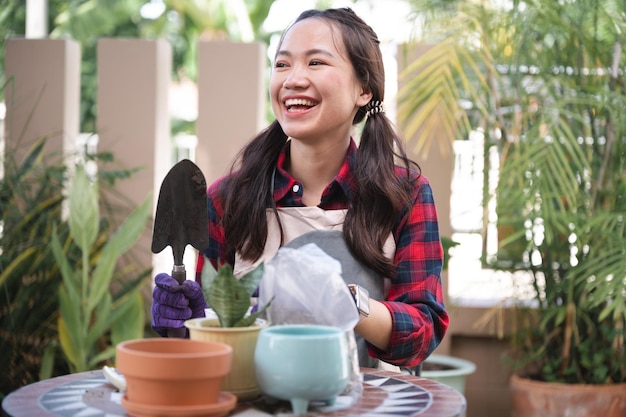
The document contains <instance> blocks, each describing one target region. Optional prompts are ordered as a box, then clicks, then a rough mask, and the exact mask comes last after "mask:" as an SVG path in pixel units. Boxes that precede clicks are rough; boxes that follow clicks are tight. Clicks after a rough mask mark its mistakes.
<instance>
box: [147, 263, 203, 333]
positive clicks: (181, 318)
mask: <svg viewBox="0 0 626 417" xmlns="http://www.w3.org/2000/svg"><path fill="white" fill-rule="evenodd" d="M154 283H155V284H156V285H155V287H154V290H153V291H152V309H151V311H152V329H153V330H154V331H155V332H157V333H158V334H159V335H161V336H167V332H168V329H180V328H182V327H184V326H185V321H186V320H189V319H192V318H197V317H204V309H205V308H207V307H208V305H207V303H206V301H205V300H204V295H203V294H202V288H200V285H199V284H198V283H197V282H195V281H191V280H186V281H185V282H183V283H182V284H179V283H178V281H176V280H175V279H174V278H172V277H171V276H170V275H168V274H165V273H161V274H158V275H157V276H156V277H155V278H154Z"/></svg>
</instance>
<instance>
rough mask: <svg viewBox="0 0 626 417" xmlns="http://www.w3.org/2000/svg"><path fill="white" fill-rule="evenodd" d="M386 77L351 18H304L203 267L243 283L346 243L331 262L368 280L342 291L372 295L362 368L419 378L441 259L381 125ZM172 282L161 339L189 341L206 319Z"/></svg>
mask: <svg viewBox="0 0 626 417" xmlns="http://www.w3.org/2000/svg"><path fill="white" fill-rule="evenodd" d="M384 74H385V71H384V67H383V60H382V52H381V49H380V40H379V39H378V36H377V35H376V33H375V32H374V31H373V30H372V28H371V27H370V26H369V25H367V24H366V23H365V22H364V21H363V20H362V19H361V18H360V17H359V16H358V15H357V14H356V13H355V12H354V11H353V10H351V9H349V8H339V9H327V10H308V11H305V12H303V13H301V14H300V15H299V16H298V18H297V19H296V20H295V21H294V22H293V24H291V25H290V26H289V27H288V28H287V29H286V30H285V31H284V32H283V35H282V37H281V39H280V42H279V43H278V45H277V48H276V54H275V56H274V57H273V68H272V72H271V77H270V83H269V96H270V100H271V103H272V110H273V111H274V115H275V116H276V120H274V121H273V122H272V123H271V124H270V125H269V126H268V127H267V128H266V129H265V130H263V131H262V132H260V133H259V134H258V135H257V136H256V137H254V138H253V139H252V140H251V141H250V142H249V143H248V144H247V145H246V146H245V147H244V149H243V150H242V151H241V153H240V159H239V160H238V161H236V163H235V164H234V165H233V167H232V170H231V172H230V173H229V174H228V175H226V176H225V177H223V178H220V179H218V180H217V181H216V182H214V183H213V184H211V185H210V186H209V189H208V198H209V205H208V206H209V210H208V211H209V213H208V215H209V236H210V244H209V248H208V249H207V250H205V251H204V253H203V254H202V255H203V256H201V257H200V260H202V261H203V260H204V258H205V257H206V258H207V259H208V261H210V262H211V263H212V264H213V266H214V267H216V268H217V267H218V266H219V265H220V264H223V263H228V264H230V265H232V267H233V270H234V272H235V274H236V275H237V276H241V275H243V274H245V273H246V272H248V271H250V270H251V269H253V268H255V267H256V266H257V265H258V264H260V263H263V262H265V261H268V260H270V259H272V258H273V257H274V255H275V254H276V253H277V251H278V250H279V248H281V247H282V246H283V245H287V244H289V243H290V242H293V241H294V240H295V239H302V240H303V243H305V242H311V241H312V240H313V239H315V237H314V236H318V235H317V234H314V233H311V232H314V231H315V232H319V231H321V232H323V233H326V234H329V233H330V232H335V233H336V232H337V231H339V232H340V239H341V240H342V242H344V243H345V244H346V245H347V247H348V248H349V250H348V251H347V252H346V254H345V255H341V256H343V257H345V258H348V259H338V258H337V257H341V256H340V255H339V254H330V255H331V256H335V258H336V259H338V260H339V261H340V262H342V263H343V261H346V262H352V263H356V264H359V265H361V266H362V268H361V269H362V270H366V271H368V272H367V273H364V274H350V273H345V274H344V276H343V277H342V278H343V280H344V281H345V284H347V285H348V284H356V285H359V286H361V287H362V288H364V289H365V290H367V293H368V294H369V299H368V300H361V301H362V303H369V315H367V316H366V315H362V316H361V318H360V321H359V322H358V324H356V326H355V328H354V331H355V333H356V339H357V344H358V345H359V351H360V352H361V353H363V355H359V357H360V358H362V363H360V365H361V366H367V367H377V366H378V365H379V361H384V362H388V363H390V364H393V365H398V366H407V367H411V366H416V365H418V364H419V363H421V362H422V361H423V360H424V359H425V358H426V357H427V356H428V355H429V354H430V353H431V352H432V351H433V350H434V349H435V347H436V346H437V345H438V344H439V342H440V341H441V338H442V337H443V335H444V333H445V331H446V329H447V327H448V314H447V312H446V309H445V307H444V305H443V290H442V284H441V276H440V274H441V270H442V266H443V250H442V245H441V241H440V237H439V225H438V217H437V210H436V208H435V204H434V198H433V193H432V189H431V187H430V183H429V181H428V179H427V178H426V177H425V176H423V175H421V172H420V168H419V166H418V164H417V163H416V162H414V161H411V160H410V159H409V158H408V157H407V155H406V152H405V150H404V146H403V142H402V140H401V139H400V137H399V136H398V135H397V133H396V131H395V129H394V127H393V125H392V123H391V121H390V120H389V119H388V118H387V115H386V113H385V108H384V105H383V101H384V99H385V75H384ZM359 124H363V126H362V130H361V132H362V133H361V136H360V138H358V140H357V139H355V138H354V137H353V132H354V130H353V129H354V127H355V126H357V125H359ZM357 142H358V144H359V145H358V147H357ZM307 239H309V240H307ZM197 270H201V264H200V263H199V267H198V268H197ZM164 275H166V274H159V275H158V276H157V279H156V288H155V290H154V294H153V326H154V327H159V328H161V327H164V326H165V327H168V326H169V327H172V326H174V327H176V326H177V327H182V325H183V323H184V321H185V320H187V319H189V318H191V317H190V314H191V311H203V309H197V308H196V307H197V306H195V305H191V304H192V303H193V300H189V299H186V298H185V297H184V294H183V293H181V292H177V291H175V290H176V288H171V287H168V286H167V285H164V282H162V280H163V279H165V278H164V277H163V276H164ZM281 279H289V277H287V276H285V277H281ZM320 291H323V288H320ZM363 293H365V291H363ZM347 302H348V303H350V308H354V309H355V310H357V306H356V305H354V304H353V300H352V299H348V300H347ZM320 308H324V306H320ZM357 311H358V310H357ZM172 312H175V314H173V313H172ZM168 314H169V316H168ZM165 319H167V320H165Z"/></svg>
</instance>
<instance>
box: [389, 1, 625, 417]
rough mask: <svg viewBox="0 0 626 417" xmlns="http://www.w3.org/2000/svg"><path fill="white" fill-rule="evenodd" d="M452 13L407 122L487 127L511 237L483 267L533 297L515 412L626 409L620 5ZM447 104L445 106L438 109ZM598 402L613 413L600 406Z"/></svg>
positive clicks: (404, 109) (464, 6)
mask: <svg viewBox="0 0 626 417" xmlns="http://www.w3.org/2000/svg"><path fill="white" fill-rule="evenodd" d="M416 3H418V2H416ZM445 7H446V8H445V9H439V10H437V12H438V14H437V13H435V16H438V17H442V16H443V17H445V19H435V20H431V21H429V23H431V25H429V26H427V27H425V28H424V29H423V30H424V33H429V34H431V35H433V37H432V38H431V39H435V40H436V41H437V42H441V43H439V44H437V46H434V47H432V48H430V49H429V50H428V52H426V53H425V54H424V55H423V56H421V57H420V58H419V59H418V61H416V62H415V63H414V67H413V68H412V69H416V68H417V69H419V72H416V73H415V72H414V73H412V78H411V79H410V81H408V82H407V83H406V89H405V90H404V91H401V100H402V101H401V110H400V116H401V117H402V118H403V120H404V123H405V125H406V126H409V127H410V126H411V124H412V123H413V124H415V121H416V120H417V121H419V122H418V123H423V124H424V125H425V126H429V123H428V120H434V118H435V117H436V118H437V119H436V121H437V123H439V124H440V125H441V123H444V125H445V126H444V129H448V131H450V132H456V133H457V134H458V135H460V134H461V133H462V132H463V131H464V130H465V131H466V130H467V129H468V128H471V127H476V126H479V127H481V128H482V129H483V130H484V132H486V138H485V146H486V147H488V148H492V149H497V151H498V153H499V157H500V158H499V166H498V167H497V168H498V169H499V182H498V187H497V189H496V196H495V198H496V201H497V214H498V225H499V226H501V228H500V230H501V231H503V230H507V236H506V237H504V238H502V239H501V240H500V242H499V244H500V246H499V249H500V250H499V251H498V254H497V255H496V256H495V257H493V258H485V263H486V265H487V266H488V267H491V268H499V269H506V270H509V271H527V272H528V275H529V277H530V281H531V291H532V295H533V296H532V299H531V300H530V302H525V303H524V304H521V303H520V307H521V308H519V309H517V310H516V312H517V313H518V315H517V316H516V317H517V319H518V320H517V321H516V326H515V328H514V331H513V335H512V338H511V341H512V355H511V358H510V359H511V362H510V363H511V365H512V366H513V370H514V374H515V376H514V377H513V378H512V380H511V384H512V385H511V389H512V400H513V407H514V410H513V415H514V416H516V417H526V416H531V415H539V414H534V413H536V411H534V410H530V409H528V408H527V407H529V406H530V405H531V404H538V405H539V406H540V407H541V409H542V410H544V411H543V414H540V415H542V416H551V415H554V416H557V415H558V416H563V415H568V411H567V410H568V409H569V408H571V407H574V408H576V409H577V413H578V414H577V415H585V416H591V415H594V416H595V415H603V416H617V415H624V414H626V398H625V397H626V350H625V339H626V326H625V325H626V301H625V300H626V298H625V297H624V294H626V262H625V259H626V224H625V218H624V213H626V140H625V139H624V137H625V135H624V133H625V132H626V119H625V118H624V114H625V113H624V111H623V109H624V107H625V106H626V94H625V91H624V89H623V71H622V69H623V68H624V64H625V63H626V59H625V58H624V57H623V54H622V49H623V47H624V46H625V45H624V44H623V43H624V41H623V40H622V38H621V36H620V34H619V28H620V27H622V26H623V24H624V23H625V22H624V17H623V16H624V11H625V10H624V5H623V4H621V3H618V2H614V1H589V2H553V1H549V0H534V1H525V2H518V1H513V2H512V4H511V6H510V8H507V9H504V8H500V9H499V8H497V7H492V6H485V5H484V4H476V3H474V2H465V1H452V2H446V3H445ZM431 10H432V9H431ZM431 29H432V30H431ZM439 45H442V46H441V48H440V47H439ZM435 65H436V69H437V71H432V69H433V68H434V66H435ZM418 88H421V90H417V89H418ZM425 88H427V89H428V90H425ZM434 90H436V91H434ZM442 97H443V98H448V101H446V102H445V103H444V105H438V104H441V103H442V102H441V101H439V100H441V99H442ZM463 103H465V105H463ZM468 103H469V104H470V106H468V105H467V104H468ZM470 107H471V109H472V111H471V112H468V111H467V110H468V108H470ZM433 108H436V109H438V111H437V112H433V113H431V114H428V113H427V109H433ZM458 115H461V117H460V118H459V117H458ZM424 120H426V121H424ZM432 125H433V126H434V125H436V123H432ZM458 137H459V136H455V135H454V134H453V135H451V140H453V139H457V138H458ZM422 138H424V136H422ZM422 146H423V143H422ZM490 197H491V196H489V195H486V200H487V199H488V198H490ZM500 237H502V236H500ZM525 301H528V300H525ZM536 384H538V385H539V389H538V391H529V389H532V388H533V387H534V386H535V385H536ZM576 388H580V389H581V390H582V391H581V392H579V391H576V390H575V389H576ZM590 389H593V390H594V391H593V393H592V394H587V391H588V390H590ZM596 390H598V391H596ZM602 391H606V392H607V393H606V395H607V397H605V398H604V399H600V398H602V397H601V395H602V394H600V393H599V392H602ZM607 398H608V399H607ZM556 401H564V402H563V403H559V404H558V405H555V404H556ZM602 402H604V404H605V405H607V407H608V408H605V409H595V408H594V407H595V406H596V405H598V404H599V403H602ZM611 407H612V408H611ZM545 410H555V411H554V414H546V413H547V412H546V411H545Z"/></svg>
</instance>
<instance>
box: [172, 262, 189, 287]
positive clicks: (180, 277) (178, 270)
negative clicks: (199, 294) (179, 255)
mask: <svg viewBox="0 0 626 417" xmlns="http://www.w3.org/2000/svg"><path fill="white" fill-rule="evenodd" d="M172 278H174V279H175V280H176V281H178V283H179V284H180V285H183V282H185V280H186V279H187V271H185V265H174V267H173V268H172Z"/></svg>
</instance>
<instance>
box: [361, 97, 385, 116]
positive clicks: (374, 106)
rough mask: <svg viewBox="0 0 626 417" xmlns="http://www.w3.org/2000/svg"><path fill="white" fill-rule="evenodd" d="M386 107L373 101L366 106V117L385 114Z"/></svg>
mask: <svg viewBox="0 0 626 417" xmlns="http://www.w3.org/2000/svg"><path fill="white" fill-rule="evenodd" d="M384 112H385V106H384V105H383V102H382V101H377V100H372V101H370V102H369V103H367V104H366V105H365V115H366V116H367V117H370V116H371V115H373V114H377V113H384Z"/></svg>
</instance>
